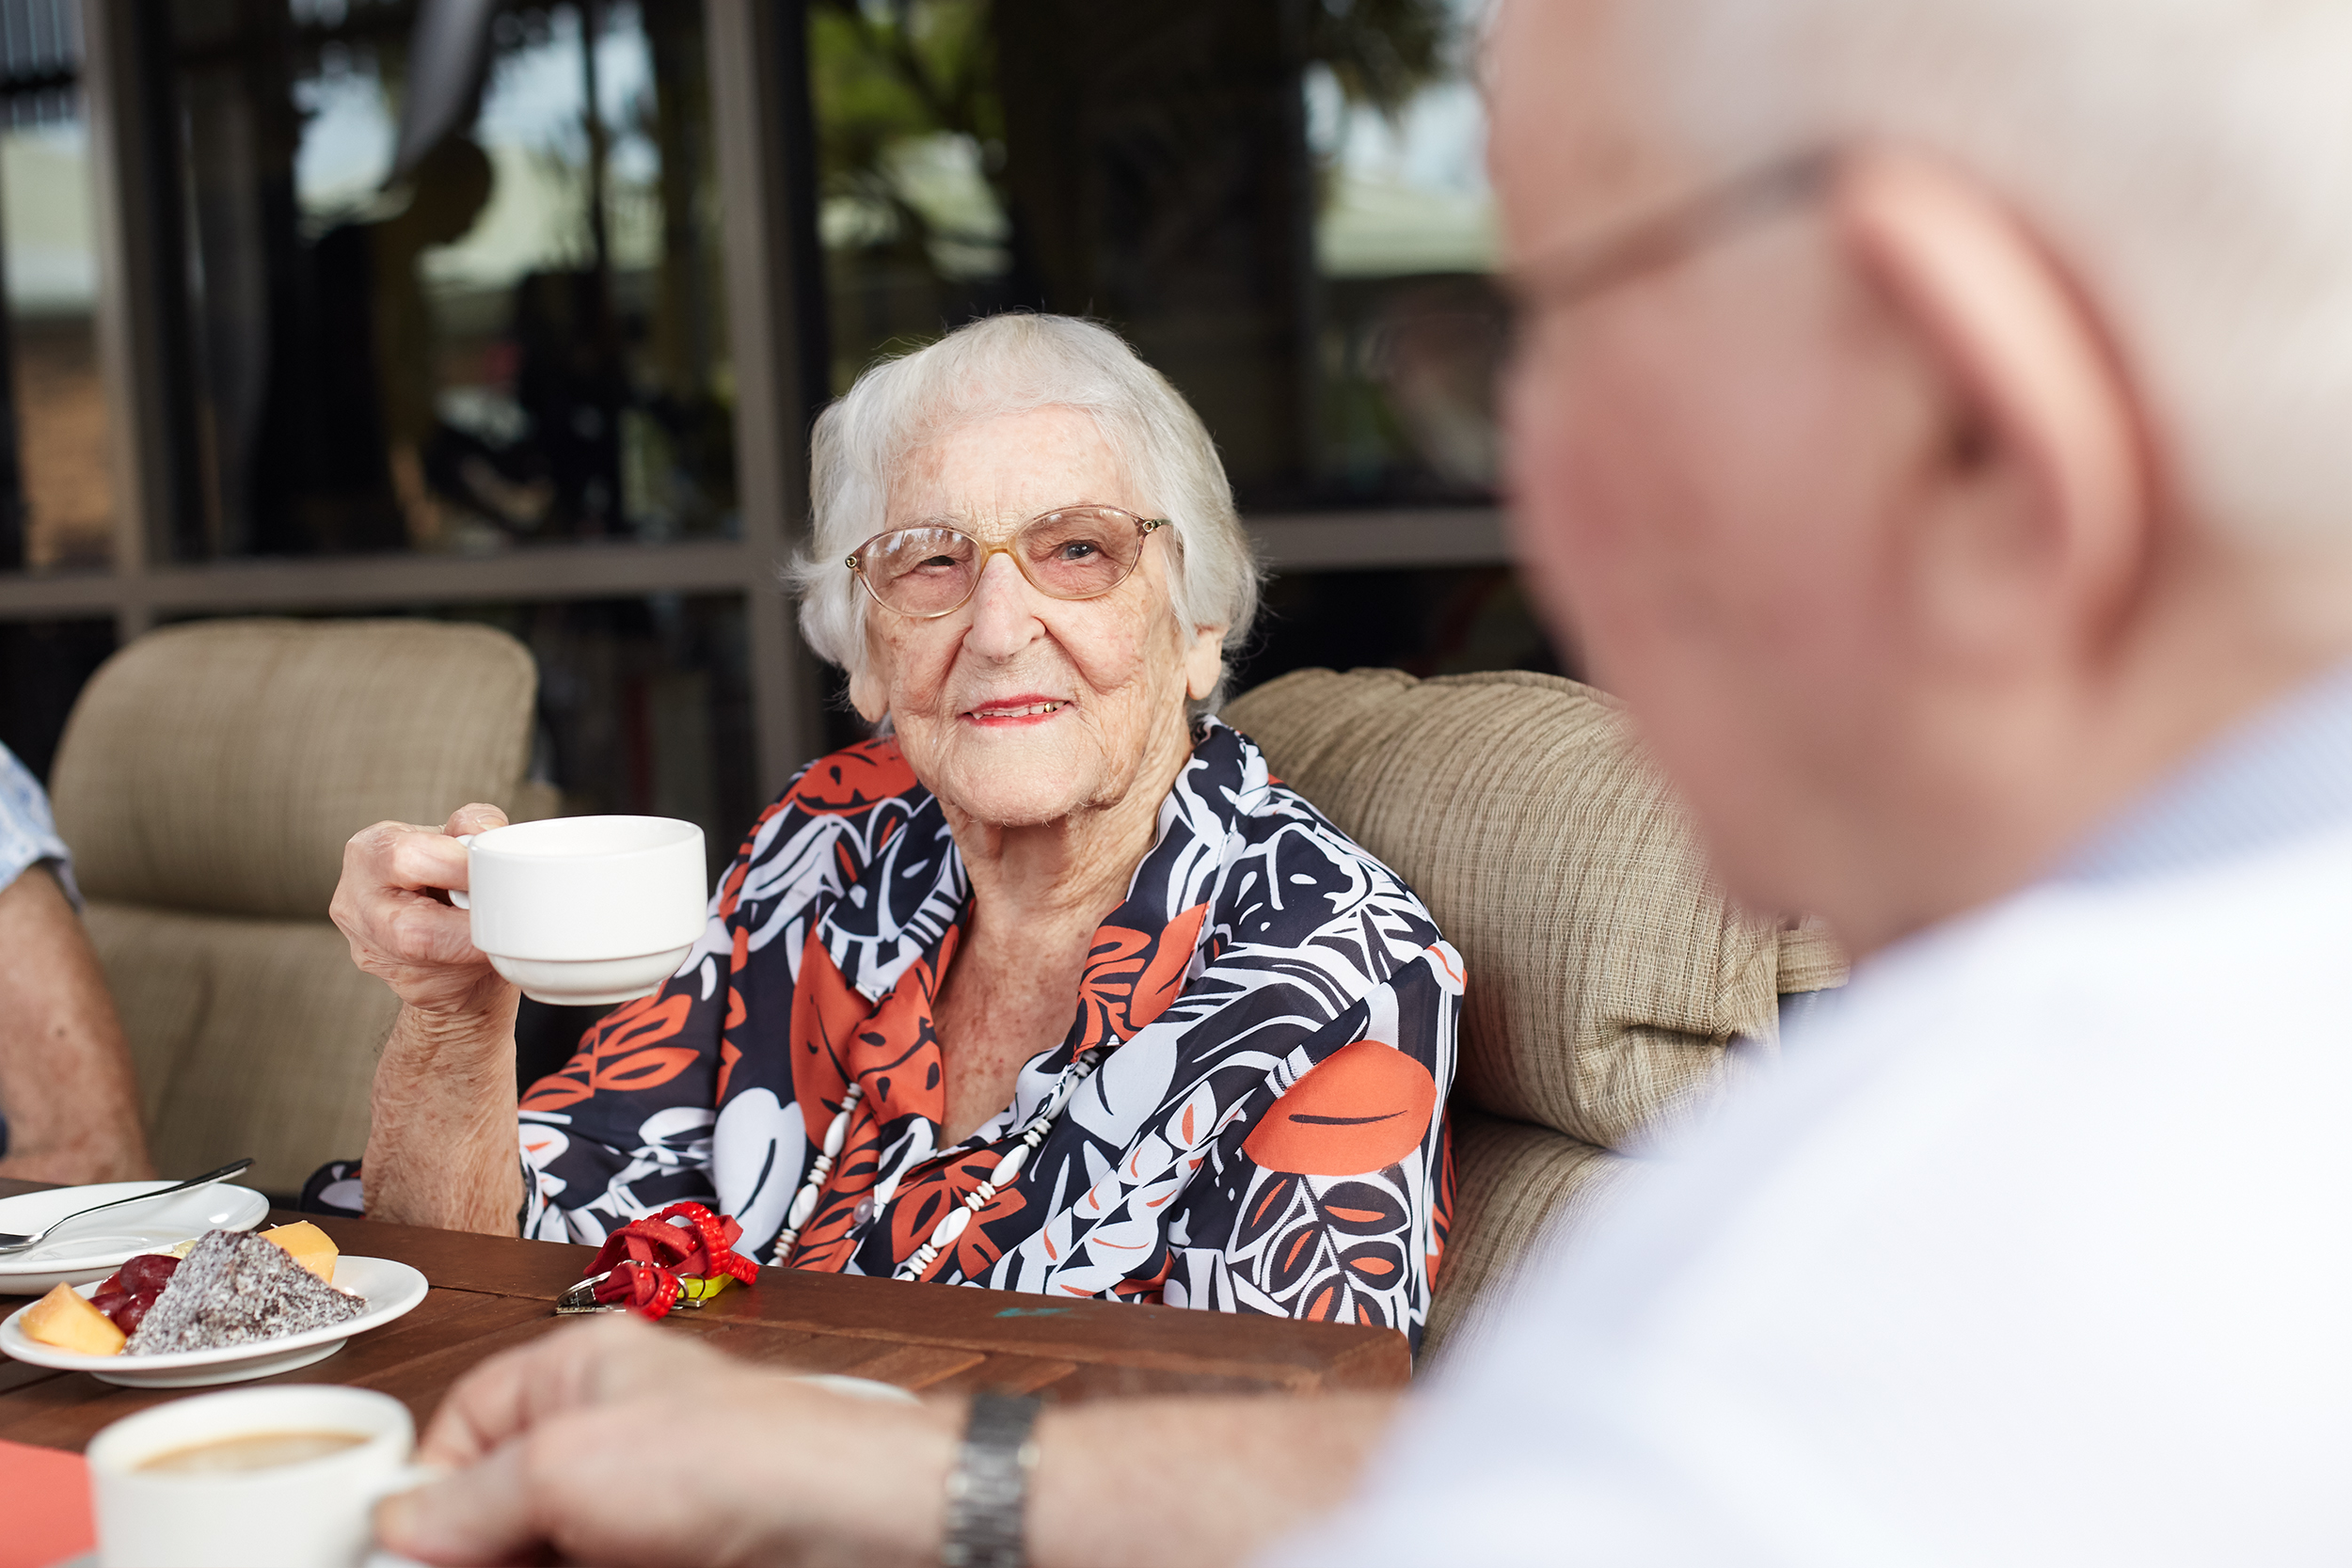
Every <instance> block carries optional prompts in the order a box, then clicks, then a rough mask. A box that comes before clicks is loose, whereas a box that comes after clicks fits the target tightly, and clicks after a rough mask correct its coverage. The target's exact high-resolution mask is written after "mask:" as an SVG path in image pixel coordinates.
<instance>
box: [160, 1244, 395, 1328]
mask: <svg viewBox="0 0 2352 1568" xmlns="http://www.w3.org/2000/svg"><path fill="white" fill-rule="evenodd" d="M366 1309H367V1302H366V1301H365V1300H364V1299H363V1298H361V1297H359V1296H355V1295H353V1294H352V1293H351V1292H350V1291H339V1290H337V1289H335V1287H334V1286H332V1285H329V1284H327V1283H326V1281H325V1280H323V1279H321V1278H320V1277H319V1276H318V1275H314V1274H312V1273H311V1272H310V1270H308V1269H306V1268H304V1267H303V1266H302V1265H301V1264H300V1263H297V1262H295V1261H294V1259H293V1258H292V1257H290V1256H289V1255H288V1254H287V1252H286V1249H285V1248H283V1247H281V1246H279V1245H278V1244H277V1243H274V1242H265V1241H263V1240H262V1238H261V1237H259V1236H254V1235H249V1234H246V1232H244V1231H238V1230H210V1231H207V1232H205V1234H204V1237H203V1239H202V1240H201V1241H199V1242H198V1243H196V1246H195V1248H194V1249H193V1250H191V1251H190V1252H189V1254H188V1256H187V1258H186V1259H185V1260H184V1261H183V1262H182V1263H181V1265H180V1267H179V1268H178V1269H177V1270H175V1271H174V1272H173V1274H172V1276H171V1280H170V1283H168V1284H167V1285H166V1286H165V1287H164V1293H163V1294H162V1295H160V1296H157V1297H156V1298H155V1305H154V1306H153V1307H150V1308H148V1312H147V1318H146V1320H145V1321H144V1322H142V1323H140V1324H139V1326H138V1332H137V1333H135V1334H134V1335H132V1336H131V1338H130V1340H129V1342H128V1343H126V1344H125V1345H124V1346H123V1347H122V1354H125V1355H168V1354H173V1353H174V1352H178V1351H191V1350H219V1349H222V1348H223V1347H225V1346H229V1345H249V1344H253V1343H255V1342H256V1341H258V1340H262V1339H282V1338H285V1337H286V1336H287V1335H289V1334H301V1333H304V1332H306V1331H308V1330H310V1329H313V1328H326V1327H328V1326H330V1325H332V1324H335V1323H345V1322H348V1321H349V1320H350V1319H353V1318H356V1317H358V1315H359V1314H360V1313H361V1312H363V1311H365V1310H366Z"/></svg>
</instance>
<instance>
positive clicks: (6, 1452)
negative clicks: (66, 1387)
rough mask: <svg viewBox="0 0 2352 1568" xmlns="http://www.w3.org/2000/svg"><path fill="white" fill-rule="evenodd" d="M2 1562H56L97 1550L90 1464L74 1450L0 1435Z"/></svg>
mask: <svg viewBox="0 0 2352 1568" xmlns="http://www.w3.org/2000/svg"><path fill="white" fill-rule="evenodd" d="M0 1497H6V1498H7V1499H8V1508H7V1510H6V1519H7V1523H6V1525H5V1527H0V1568H55V1564H57V1563H60V1562H64V1561H67V1560H70V1559H72V1558H77V1557H80V1556H82V1555H83V1554H84V1553H85V1552H90V1551H95V1550H96V1549H97V1546H98V1527H97V1525H96V1524H95V1523H94V1522H93V1521H92V1519H91V1517H90V1510H89V1467H88V1466H87V1465H85V1464H84V1463H83V1462H82V1456H81V1455H80V1454H78V1453H66V1452H64V1451H63V1450H61V1449H35V1448H28V1447H26V1446H25V1445H24V1444H23V1443H10V1442H8V1441H5V1440H0Z"/></svg>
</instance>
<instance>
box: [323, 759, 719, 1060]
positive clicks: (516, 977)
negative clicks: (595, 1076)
mask: <svg viewBox="0 0 2352 1568" xmlns="http://www.w3.org/2000/svg"><path fill="white" fill-rule="evenodd" d="M704 878H705V870H704V860H703V838H702V831H701V830H700V829H699V828H697V827H695V826H694V825H693V824H692V823H691V822H679V821H674V820H671V819H669V818H666V817H653V816H570V817H558V818H554V819H552V820H549V821H545V822H527V823H517V824H513V825H511V826H510V825H509V824H508V823H507V821H506V816H505V814H504V813H503V812H501V811H500V810H499V809H498V808H497V807H496V806H491V805H480V804H476V805H469V806H466V807H463V808H462V809H460V810H459V811H457V812H456V813H454V814H453V815H452V816H451V817H450V819H449V821H448V823H447V825H446V826H444V827H441V828H437V829H436V828H430V827H420V826H418V825H416V824H413V823H407V822H378V823H376V824H375V825H374V826H373V827H370V828H366V829H363V830H361V831H360V832H358V833H355V834H353V835H352V839H351V842H350V844H349V845H347V846H346V847H344V850H343V874H342V882H341V884H340V885H339V886H338V887H337V888H336V890H335V899H334V903H333V904H332V906H331V907H330V909H329V911H328V912H329V913H330V914H331V915H332V916H333V918H334V921H335V924H336V925H337V926H338V927H342V932H343V934H344V935H345V936H346V937H348V938H349V939H350V941H351V953H352V958H353V960H354V961H355V962H357V963H358V966H359V967H360V968H361V969H363V970H365V971H366V972H368V973H369V974H373V975H376V976H378V977H379V978H381V979H382V980H383V981H384V982H385V983H386V984H387V985H389V986H390V987H391V988H392V990H394V991H396V992H398V993H399V995H400V999H401V1000H402V1001H403V1002H404V1003H405V1004H406V1005H407V1006H410V1007H412V1008H416V1009H419V1010H421V1012H422V1013H424V1014H427V1015H435V1016H439V1017H442V1018H448V1019H456V1018H465V1017H484V1016H489V1015H494V1014H496V1013H497V1012H499V1011H500V1010H501V1001H500V999H501V997H507V998H511V997H512V996H513V994H514V993H513V992H512V991H510V990H507V989H506V988H507V986H508V985H509V984H510V983H512V984H515V985H519V986H521V987H522V988H523V989H524V990H525V991H526V993H528V994H530V995H532V996H535V997H537V998H539V999H540V1000H542V1001H548V1002H556V1003H580V1004H585V1003H603V1002H613V1001H625V1000H628V998H630V997H634V996H643V995H645V994H648V993H650V992H651V991H653V990H658V989H659V988H660V984H661V982H662V981H663V980H665V979H667V978H668V977H669V976H670V975H671V974H674V973H675V971H676V968H677V966H678V964H679V963H681V962H683V961H684V959H685V957H686V954H687V952H688V950H689V949H691V945H692V943H693V942H694V940H695V938H696V937H698V936H699V935H700V934H701V932H702V928H703V926H704V923H705V920H706V917H707V904H706V896H705V888H706V883H705V880H704ZM468 905H471V906H472V907H471V908H470V909H469V908H468V907H467V906H468Z"/></svg>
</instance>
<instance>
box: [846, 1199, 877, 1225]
mask: <svg viewBox="0 0 2352 1568" xmlns="http://www.w3.org/2000/svg"><path fill="white" fill-rule="evenodd" d="M873 1217H874V1195H873V1194H872V1193H867V1194H866V1196H864V1197H861V1198H859V1199H858V1200H857V1207H856V1208H855V1209H854V1210H852V1211H850V1229H852V1230H863V1229H865V1228H866V1221H867V1220H870V1219H872V1218H873Z"/></svg>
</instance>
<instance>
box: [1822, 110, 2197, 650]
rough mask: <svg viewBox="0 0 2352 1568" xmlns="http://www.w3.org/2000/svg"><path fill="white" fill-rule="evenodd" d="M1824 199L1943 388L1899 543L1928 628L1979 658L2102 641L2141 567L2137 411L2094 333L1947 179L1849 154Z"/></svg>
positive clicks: (1951, 176)
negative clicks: (1935, 428)
mask: <svg viewBox="0 0 2352 1568" xmlns="http://www.w3.org/2000/svg"><path fill="white" fill-rule="evenodd" d="M1832 200H1833V211H1834V214H1835V218H1836V224H1837V227H1838V230H1839V236H1840V238H1841V239H1842V241H1843V242H1844V244H1845V245H1846V246H1847V247H1848V250H1849V253H1850V254H1851V256H1852V257H1853V258H1854V260H1855V261H1857V262H1858V264H1859V265H1860V266H1861V267H1862V269H1863V271H1864V273H1865V275H1866V276H1867V277H1869V278H1870V280H1871V281H1872V282H1873V283H1875V284H1876V285H1877V287H1878V288H1879V289H1880V290H1882V291H1883V295H1884V297H1885V300H1886V302H1887V304H1888V305H1889V306H1890V307H1891V308H1892V309H1893V310H1894V311H1895V313H1896V315H1897V316H1898V318H1899V320H1900V322H1901V324H1902V325H1903V326H1904V327H1905V328H1907V329H1908V331H1909V332H1910V334H1911V335H1912V337H1913V339H1914V341H1915V344H1916V346H1917V347H1919V348H1920V349H1922V350H1923V351H1924V352H1925V354H1926V355H1927V356H1928V358H1929V360H1930V362H1931V369H1932V371H1933V372H1938V373H1940V374H1941V376H1942V377H1943V379H1944V382H1945V388H1946V391H1945V396H1944V397H1943V398H1942V400H1941V402H1942V404H1943V407H1942V408H1941V410H1940V411H1939V416H1938V417H1939V418H1940V419H1941V420H1942V421H1943V425H1944V428H1943V429H1942V430H1941V431H1940V432H1939V433H1938V435H1939V436H1940V437H1941V443H1940V446H1939V448H1938V449H1937V451H1935V453H1934V462H1935V465H1936V467H1937V469H1938V471H1934V472H1929V473H1925V474H1921V475H1919V476H1917V477H1918V478H1919V480H1920V482H1921V483H1922V484H1923V485H1924V486H1926V487H1927V489H1926V493H1924V494H1923V495H1922V497H1921V500H1922V502H1923V504H1922V505H1921V507H1920V508H1919V509H1918V514H1917V516H1916V518H1915V522H1916V525H1917V526H1916V529H1915V533H1914V536H1913V537H1910V538H1907V539H1905V540H1902V541H1900V542H1899V548H1901V549H1902V550H1904V551H1905V552H1907V553H1909V554H1911V556H1912V557H1913V559H1912V560H1911V561H1909V562H1905V564H1906V565H1907V566H1909V567H1911V568H1912V569H1913V571H1914V572H1915V581H1914V582H1913V583H1912V587H1913V589H1914V591H1915V592H1916V593H1917V594H1920V595H1921V602H1920V604H1919V606H1918V608H1919V609H1920V610H1921V611H1922V612H1923V614H1924V615H1925V616H1926V617H1927V618H1928V620H1929V621H1930V623H1931V624H1930V626H1929V627H1928V628H1927V629H1928V630H1929V632H1930V634H1931V635H1937V634H1953V633H1957V635H1958V639H1959V642H1958V645H1959V646H1962V647H1965V648H1969V649H1971V650H1972V651H1974V652H1977V653H1982V652H1986V651H1990V650H1991V649H1993V648H1994V647H1997V646H2000V645H2001V644H2003V643H2009V644H2010V646H2011V647H2012V648H2014V645H2015V642H2016V641H2018V640H2019V639H2020V634H2025V635H2024V639H2023V640H2024V641H2031V640H2032V638H2031V629H2030V628H2031V626H2035V625H2038V626H2040V627H2041V628H2042V630H2043V631H2044V632H2045V633H2047V632H2049V631H2053V630H2055V631H2057V632H2058V635H2060V636H2063V637H2066V638H2068V639H2069V640H2073V641H2086V640H2087V641H2098V640H2100V639H2101V638H2102V637H2103V636H2104V635H2105V634H2106V631H2107V630H2108V628H2109V627H2110V626H2111V625H2112V623H2113V621H2114V618H2115V615H2116V613H2117V612H2118V611H2119V610H2121V609H2122V604H2123V601H2124V600H2125V598H2126V597H2127V596H2128V594H2129V592H2130V589H2131V585H2132V583H2133V581H2134V580H2135V578H2136V577H2137V574H2138V571H2139V569H2140V567H2141V565H2142V563H2143V561H2144V559H2145V556H2146V552H2147V549H2148V546H2149V544H2150V537H2149V536H2150V530H2151V526H2152V522H2153V517H2152V504H2153V482H2152V477H2151V471H2150V467H2149V464H2148V460H2147V451H2148V448H2147V445H2146V442H2145V439H2144V433H2143V427H2142V421H2141V416H2140V408H2139V404H2138V400H2137V396H2136V394H2135V391H2134V389H2133V388H2132V387H2131V385H2130V383H2129V381H2128V380H2127V378H2126V377H2125V376H2124V374H2123V372H2122V368H2121V366H2120V365H2119V364H2118V363H2117V361H2116V359H2115V356H2113V355H2112V354H2111V353H2110V352H2109V348H2108V343H2107V340H2106V334H2105V333H2104V331H2103V330H2102V329H2101V326H2100V324H2099V323H2098V321H2097V320H2096V319H2095V318H2094V317H2093V316H2092V314H2091V313H2090V310H2089V309H2086V307H2085V305H2084V303H2083V298H2082V296H2081V294H2080V293H2077V292H2076V291H2075V289H2074V287H2073V285H2072V284H2071V282H2070V280H2069V279H2068V278H2067V277H2066V276H2065V274H2064V272H2063V271H2062V270H2061V269H2060V268H2059V266H2058V264H2057V263H2056V261H2054V260H2053V258H2052V257H2051V256H2050V254H2049V253H2048V252H2047V251H2046V250H2045V249H2043V247H2042V245H2040V244H2039V243H2037V241H2036V240H2035V238H2034V237H2033V235H2032V234H2031V233H2030V232H2029V231H2028V230H2026V228H2025V226H2024V225H2023V224H2022V223H2020V222H2019V221H2018V218H2017V216H2016V215H2015V214H2013V213H2011V212H2010V210H2009V208H2008V207H2006V206H2005V205H2004V204H2002V203H2001V202H2000V201H1999V200H1997V199H1996V198H1994V197H1993V196H1992V195H1991V193H1989V192H1988V191H1986V190H1985V189H1984V188H1983V187H1982V186H1980V185H1979V184H1978V183H1977V182H1975V181H1973V180H1971V179H1970V178H1968V177H1967V176H1966V175H1964V174H1963V173H1961V172H1960V171H1958V170H1955V169H1952V168H1950V167H1948V166H1945V165H1943V164H1940V163H1937V162H1935V161H1933V160H1931V159H1929V158H1925V157H1921V156H1918V155H1916V154H1913V153H1907V152H1897V151H1868V152H1863V153H1857V154H1855V155H1853V156H1852V157H1851V159H1850V160H1848V162H1847V163H1846V164H1845V165H1844V166H1842V167H1841V169H1840V172H1839V175H1838V179H1837V182H1836V189H1835V192H1834V194H1833V198H1832ZM2053 612H2055V613H2053Z"/></svg>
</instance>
